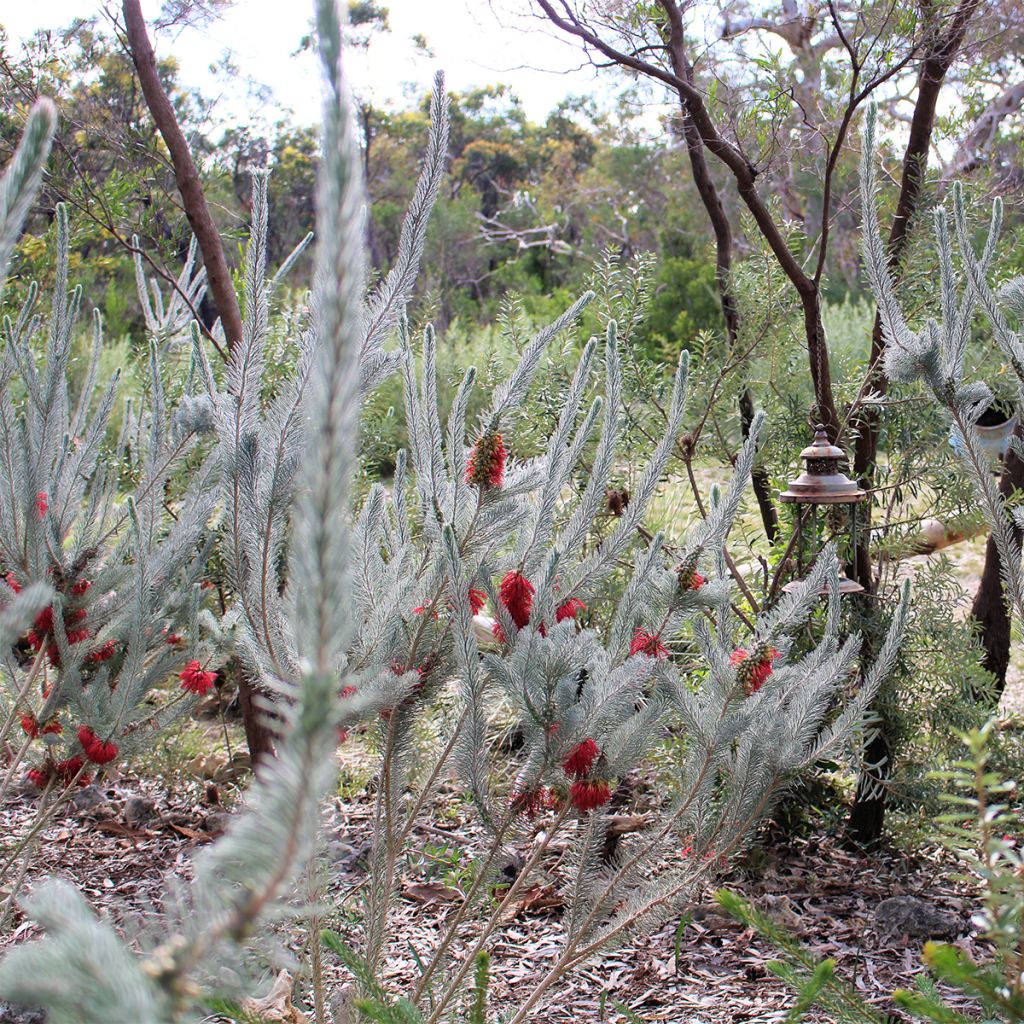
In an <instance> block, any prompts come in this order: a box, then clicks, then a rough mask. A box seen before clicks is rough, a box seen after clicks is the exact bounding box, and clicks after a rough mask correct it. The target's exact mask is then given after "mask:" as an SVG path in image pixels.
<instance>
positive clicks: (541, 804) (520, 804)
mask: <svg viewBox="0 0 1024 1024" xmlns="http://www.w3.org/2000/svg"><path fill="white" fill-rule="evenodd" d="M558 802H559V801H558V796H557V795H556V794H555V793H554V792H553V791H552V790H551V789H549V788H548V787H547V786H538V787H537V789H530V790H527V791H526V792H525V793H513V794H512V806H513V807H514V808H515V809H516V810H518V811H521V812H522V813H523V814H525V815H526V816H527V817H528V818H536V817H537V815H538V814H540V813H541V812H543V811H551V810H554V809H555V808H556V807H557V806H558Z"/></svg>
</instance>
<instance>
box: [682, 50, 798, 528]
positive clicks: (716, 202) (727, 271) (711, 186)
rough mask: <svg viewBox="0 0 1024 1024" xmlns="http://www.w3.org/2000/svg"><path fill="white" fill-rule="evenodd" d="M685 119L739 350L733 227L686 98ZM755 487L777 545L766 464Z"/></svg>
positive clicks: (747, 423) (725, 313)
mask: <svg viewBox="0 0 1024 1024" xmlns="http://www.w3.org/2000/svg"><path fill="white" fill-rule="evenodd" d="M682 72H683V74H684V76H685V77H686V80H687V81H690V82H692V80H693V69H692V68H691V67H690V66H689V64H684V66H683V68H682ZM680 107H681V110H682V122H683V138H684V140H685V142H686V151H687V154H688V155H689V158H690V170H691V172H692V174H693V181H694V184H695V185H696V186H697V192H698V194H699V195H700V198H701V202H702V203H703V204H704V209H705V210H706V211H707V215H708V220H710V221H711V227H712V229H713V230H714V232H715V281H716V284H717V286H718V297H719V301H720V302H721V304H722V317H723V319H724V320H725V331H726V336H727V337H728V339H729V348H730V350H735V348H736V345H737V341H738V338H739V333H740V311H739V309H738V307H737V305H736V296H735V295H734V294H733V291H732V278H731V275H732V227H731V225H730V224H729V218H728V216H727V215H726V212H725V208H724V207H723V206H722V198H721V196H720V195H719V192H718V188H717V187H716V185H715V182H714V179H713V178H712V177H711V171H710V170H709V169H708V163H707V160H705V159H704V142H703V140H702V139H701V137H700V132H698V131H697V126H696V125H695V124H694V122H693V117H692V116H691V114H690V110H689V107H688V105H687V103H686V102H685V101H681V102H680ZM739 407H740V427H741V429H742V431H743V437H744V439H746V438H748V437H749V436H750V427H751V424H752V423H753V422H754V396H753V394H752V393H751V391H750V388H749V387H745V388H744V389H743V391H742V392H741V393H740V398H739ZM750 481H751V486H752V487H753V489H754V496H755V497H756V498H757V507H758V509H760V512H761V523H762V525H763V526H764V532H765V536H766V537H767V538H768V543H769V544H774V543H775V541H776V539H777V538H778V535H779V516H778V512H777V511H776V508H775V503H774V501H772V485H771V479H770V478H769V476H768V472H767V470H766V469H765V468H764V467H763V466H755V467H754V469H753V471H752V472H751V474H750Z"/></svg>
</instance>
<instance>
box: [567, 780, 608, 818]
mask: <svg viewBox="0 0 1024 1024" xmlns="http://www.w3.org/2000/svg"><path fill="white" fill-rule="evenodd" d="M569 796H570V797H571V799H572V805H573V807H575V808H576V810H578V811H594V810H596V809H597V808H598V807H603V806H604V805H605V804H606V803H608V801H609V800H611V798H612V788H611V786H609V785H608V783H607V782H606V781H605V780H604V779H577V780H576V781H575V782H574V783H573V784H572V786H570V788H569Z"/></svg>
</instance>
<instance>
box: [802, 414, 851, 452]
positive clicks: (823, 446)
mask: <svg viewBox="0 0 1024 1024" xmlns="http://www.w3.org/2000/svg"><path fill="white" fill-rule="evenodd" d="M800 458H801V459H844V458H846V452H844V451H843V449H842V448H840V447H839V446H838V445H834V444H833V443H832V442H831V441H830V440H829V439H828V432H827V431H826V430H825V424H824V423H819V424H817V426H815V428H814V440H813V441H812V442H811V443H810V444H809V445H808V446H807V447H806V448H805V449H804V450H803V451H802V452H801V453H800Z"/></svg>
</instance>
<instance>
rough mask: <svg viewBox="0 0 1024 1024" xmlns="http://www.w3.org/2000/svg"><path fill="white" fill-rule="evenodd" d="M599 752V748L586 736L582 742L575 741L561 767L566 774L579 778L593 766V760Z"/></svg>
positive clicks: (586, 773)
mask: <svg viewBox="0 0 1024 1024" xmlns="http://www.w3.org/2000/svg"><path fill="white" fill-rule="evenodd" d="M600 753H601V748H600V747H599V746H598V745H597V744H596V743H595V742H594V741H593V740H592V739H591V738H590V737H589V736H588V737H587V739H585V740H583V742H582V743H577V744H576V746H575V747H573V748H572V750H570V751H569V753H568V755H567V756H566V758H565V760H564V761H563V762H562V768H564V769H565V774H566V775H572V776H574V777H575V778H577V779H578V778H581V777H582V776H584V775H588V774H589V773H590V769H591V768H593V767H594V762H595V761H596V760H597V758H598V755H599V754H600Z"/></svg>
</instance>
